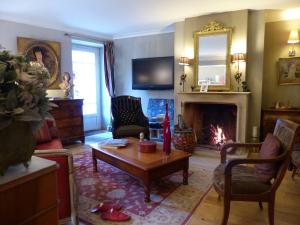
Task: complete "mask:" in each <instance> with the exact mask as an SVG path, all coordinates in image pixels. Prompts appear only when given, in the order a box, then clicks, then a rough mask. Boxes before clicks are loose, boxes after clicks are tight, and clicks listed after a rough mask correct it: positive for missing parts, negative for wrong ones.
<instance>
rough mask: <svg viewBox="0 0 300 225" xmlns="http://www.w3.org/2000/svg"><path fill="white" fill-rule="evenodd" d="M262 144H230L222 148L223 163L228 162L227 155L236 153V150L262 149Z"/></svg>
mask: <svg viewBox="0 0 300 225" xmlns="http://www.w3.org/2000/svg"><path fill="white" fill-rule="evenodd" d="M261 145H262V143H228V144H225V145H223V146H222V147H221V149H220V154H221V163H225V162H226V155H227V153H234V152H235V150H236V149H237V148H239V147H245V148H249V149H250V148H260V147H261Z"/></svg>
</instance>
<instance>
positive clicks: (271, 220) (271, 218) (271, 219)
mask: <svg viewBox="0 0 300 225" xmlns="http://www.w3.org/2000/svg"><path fill="white" fill-rule="evenodd" d="M268 208H269V224H270V225H274V208H275V195H274V196H271V197H270V200H269V204H268Z"/></svg>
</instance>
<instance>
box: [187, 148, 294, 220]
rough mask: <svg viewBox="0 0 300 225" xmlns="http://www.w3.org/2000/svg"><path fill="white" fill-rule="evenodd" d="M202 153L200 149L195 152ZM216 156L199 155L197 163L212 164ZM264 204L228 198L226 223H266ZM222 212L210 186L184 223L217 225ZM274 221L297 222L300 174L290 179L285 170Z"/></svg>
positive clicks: (277, 195)
mask: <svg viewBox="0 0 300 225" xmlns="http://www.w3.org/2000/svg"><path fill="white" fill-rule="evenodd" d="M199 154H203V153H199ZM214 158H215V159H217V160H219V159H218V156H213V155H211V156H209V155H207V154H206V155H203V161H201V162H199V164H200V166H202V167H205V168H212V167H214V166H215V163H217V161H216V160H214ZM267 207H268V205H267V204H265V203H264V209H263V211H261V210H260V209H259V206H258V203H255V202H254V203H253V202H232V203H231V210H230V216H229V221H228V225H268V224H269V223H268V208H267ZM222 215H223V202H222V200H218V195H217V194H216V192H215V190H214V189H213V188H212V189H211V190H210V192H209V193H208V195H207V196H206V197H205V199H204V200H203V201H202V203H201V204H200V205H199V206H198V207H197V208H196V210H195V212H194V213H193V215H192V217H191V218H190V220H189V221H188V223H187V224H188V225H219V224H220V223H221V219H222ZM275 225H300V177H299V176H296V177H295V180H292V179H291V172H287V174H286V176H285V178H284V180H283V182H282V183H281V186H280V187H279V189H278V190H277V194H276V203H275Z"/></svg>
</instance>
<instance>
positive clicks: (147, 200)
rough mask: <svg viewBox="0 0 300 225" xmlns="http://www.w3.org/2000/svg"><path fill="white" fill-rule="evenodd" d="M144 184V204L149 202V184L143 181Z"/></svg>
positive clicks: (147, 181)
mask: <svg viewBox="0 0 300 225" xmlns="http://www.w3.org/2000/svg"><path fill="white" fill-rule="evenodd" d="M143 183H144V191H145V198H144V201H145V202H150V201H151V199H150V182H149V180H143Z"/></svg>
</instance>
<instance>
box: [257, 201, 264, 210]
mask: <svg viewBox="0 0 300 225" xmlns="http://www.w3.org/2000/svg"><path fill="white" fill-rule="evenodd" d="M258 204H259V208H260V210H263V209H264V207H263V204H262V202H259V203H258Z"/></svg>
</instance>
